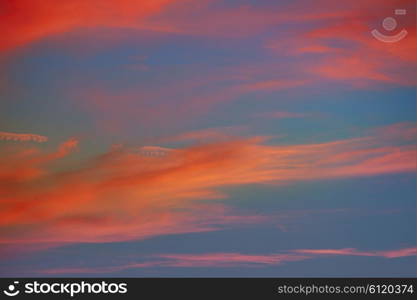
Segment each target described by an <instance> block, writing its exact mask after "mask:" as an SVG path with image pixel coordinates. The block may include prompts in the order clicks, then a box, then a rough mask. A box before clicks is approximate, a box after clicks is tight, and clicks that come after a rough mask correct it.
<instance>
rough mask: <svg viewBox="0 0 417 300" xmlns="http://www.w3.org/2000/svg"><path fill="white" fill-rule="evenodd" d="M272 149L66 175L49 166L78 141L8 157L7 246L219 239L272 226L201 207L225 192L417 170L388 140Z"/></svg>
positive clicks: (127, 162) (198, 154)
mask: <svg viewBox="0 0 417 300" xmlns="http://www.w3.org/2000/svg"><path fill="white" fill-rule="evenodd" d="M399 130H401V127H399ZM395 138H396V139H397V138H401V136H400V135H399V136H396V137H395ZM264 139H265V138H261V137H254V138H249V139H235V140H228V141H219V142H210V143H207V144H200V145H197V146H189V147H186V148H182V149H177V150H175V151H166V155H164V156H160V157H158V159H154V158H153V157H147V156H143V155H141V154H140V153H138V152H137V150H135V149H133V150H132V149H129V148H123V147H113V148H112V149H111V150H109V151H108V152H106V153H104V154H102V155H100V156H98V157H95V158H94V159H92V160H90V161H86V162H84V163H83V165H82V167H79V168H78V169H75V168H72V169H70V170H66V171H62V170H61V171H56V170H55V171H54V170H53V169H51V168H49V167H48V165H50V164H51V163H52V162H53V161H56V160H57V159H59V158H62V157H64V156H67V155H68V154H70V153H71V151H73V150H74V149H75V147H77V144H78V142H77V140H75V139H70V140H68V141H67V142H65V143H63V144H61V145H60V146H59V147H58V149H57V150H56V151H54V152H52V153H47V154H44V153H42V152H41V151H40V150H38V149H35V148H34V149H20V150H19V151H16V149H14V150H13V151H12V152H9V153H8V152H7V151H6V152H3V154H2V158H1V159H2V161H4V162H5V163H4V164H3V165H4V166H6V167H5V168H3V169H2V172H1V177H2V178H3V179H4V182H8V184H7V185H4V186H1V190H0V194H1V196H2V200H1V201H2V207H3V209H2V211H1V212H0V227H1V229H2V231H3V232H4V234H3V235H2V238H1V242H2V243H11V244H13V243H37V242H39V243H77V242H110V241H122V240H133V239H142V238H147V237H151V236H155V235H163V234H172V233H180V232H195V231H207V230H214V229H215V227H216V224H217V225H218V224H228V223H236V222H237V223H239V222H242V223H245V222H252V221H254V222H257V221H262V220H264V219H263V217H262V216H253V217H251V216H245V217H242V218H240V217H239V216H233V212H229V211H228V210H227V208H221V210H219V207H218V206H217V205H215V206H201V204H199V203H198V202H199V200H200V199H217V198H227V195H226V194H224V192H220V188H221V187H224V186H241V185H246V184H256V183H269V184H288V183H293V182H297V181H304V180H317V179H325V180H334V179H336V178H345V177H356V176H371V175H378V174H389V173H402V172H415V169H416V159H415V149H414V145H407V144H404V145H402V146H394V145H390V143H392V141H391V142H390V141H388V140H386V139H382V140H380V138H379V137H378V136H369V137H364V138H356V139H347V140H339V141H334V142H327V143H321V144H304V145H303V144H301V145H264V144H263V141H264ZM152 149H154V148H152ZM157 149H159V148H157ZM139 150H140V149H139ZM135 151H136V153H135ZM34 201H36V205H34ZM213 210H214V211H213ZM16 228H19V231H20V232H21V234H19V235H18V236H16V235H15V234H14V231H15V230H16ZM81 228H82V230H81Z"/></svg>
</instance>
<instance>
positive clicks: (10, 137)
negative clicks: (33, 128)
mask: <svg viewBox="0 0 417 300" xmlns="http://www.w3.org/2000/svg"><path fill="white" fill-rule="evenodd" d="M0 140H6V141H20V142H27V141H33V142H38V143H42V142H46V141H47V140H48V138H47V137H46V136H43V135H38V134H32V133H13V132H5V131H0Z"/></svg>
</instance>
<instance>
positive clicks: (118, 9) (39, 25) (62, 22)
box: [0, 0, 174, 51]
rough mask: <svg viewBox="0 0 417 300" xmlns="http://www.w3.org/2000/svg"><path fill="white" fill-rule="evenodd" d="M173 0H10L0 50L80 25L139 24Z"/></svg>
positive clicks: (126, 25) (117, 25)
mask: <svg viewBox="0 0 417 300" xmlns="http://www.w3.org/2000/svg"><path fill="white" fill-rule="evenodd" d="M172 2H174V1H173V0H142V1H135V0H126V1H122V2H120V1H105V2H103V1H100V0H92V1H88V2H85V1H82V0H73V1H71V2H57V1H54V0H23V1H21V0H12V1H7V2H6V3H4V4H3V5H2V11H3V12H4V13H3V14H2V23H1V25H0V30H1V32H3V33H4V35H5V38H4V39H2V42H1V43H0V51H1V50H2V51H7V50H12V49H14V48H16V47H19V46H23V45H26V44H28V43H31V42H34V41H37V40H40V39H43V38H45V37H48V36H51V35H57V34H63V33H66V32H69V31H72V30H77V29H80V28H95V27H126V28H132V27H133V28H140V27H141V26H143V20H144V18H146V17H148V16H150V15H152V14H155V13H158V12H160V11H161V10H162V9H163V8H164V7H166V6H167V5H169V4H170V3H172Z"/></svg>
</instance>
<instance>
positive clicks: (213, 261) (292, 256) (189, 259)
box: [39, 247, 416, 275]
mask: <svg viewBox="0 0 417 300" xmlns="http://www.w3.org/2000/svg"><path fill="white" fill-rule="evenodd" d="M323 256H365V257H369V256H372V257H380V258H386V259H393V258H400V257H409V256H416V248H415V247H414V248H404V249H397V250H385V251H359V250H357V249H355V248H344V249H295V250H290V251H286V252H281V253H274V254H242V253H228V252H226V253H203V254H158V255H152V256H148V257H145V260H146V261H143V262H137V263H129V264H122V265H119V266H110V267H76V268H71V267H69V268H56V269H52V268H51V269H44V270H39V273H40V274H48V275H52V274H55V275H57V274H83V273H85V274H89V273H91V274H93V273H97V274H100V273H113V272H120V271H123V270H127V269H136V268H154V267H173V268H219V267H221V268H234V267H240V268H241V267H260V266H275V265H281V264H284V263H289V262H297V261H304V260H313V259H315V258H318V257H323Z"/></svg>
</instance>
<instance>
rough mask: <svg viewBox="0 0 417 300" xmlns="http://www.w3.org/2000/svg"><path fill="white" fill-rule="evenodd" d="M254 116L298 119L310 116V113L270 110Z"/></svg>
mask: <svg viewBox="0 0 417 300" xmlns="http://www.w3.org/2000/svg"><path fill="white" fill-rule="evenodd" d="M255 116H256V117H262V118H271V119H298V118H305V117H310V116H311V114H308V113H295V112H289V111H271V112H265V113H260V114H256V115H255Z"/></svg>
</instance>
